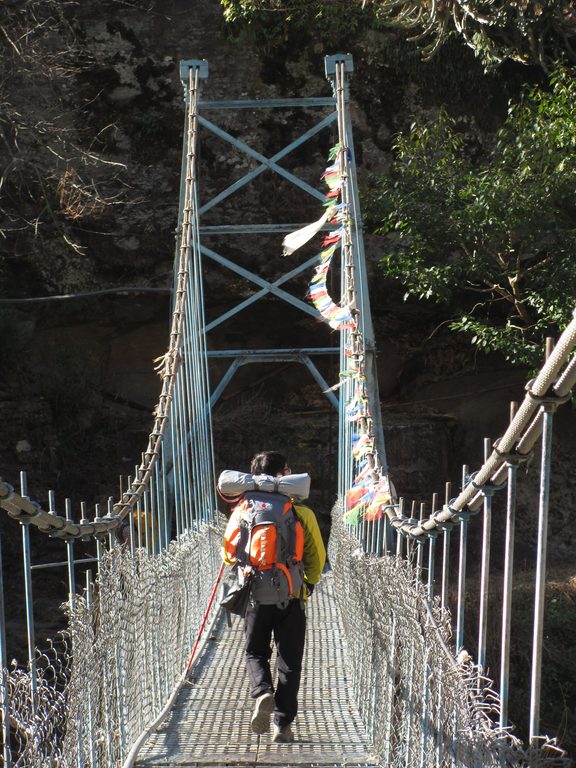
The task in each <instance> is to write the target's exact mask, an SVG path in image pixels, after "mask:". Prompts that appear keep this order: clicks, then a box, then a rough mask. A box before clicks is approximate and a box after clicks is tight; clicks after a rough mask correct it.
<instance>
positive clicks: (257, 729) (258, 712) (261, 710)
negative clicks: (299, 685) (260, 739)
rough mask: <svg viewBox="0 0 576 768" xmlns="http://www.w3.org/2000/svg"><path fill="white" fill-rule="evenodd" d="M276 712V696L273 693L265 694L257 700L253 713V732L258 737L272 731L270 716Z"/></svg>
mask: <svg viewBox="0 0 576 768" xmlns="http://www.w3.org/2000/svg"><path fill="white" fill-rule="evenodd" d="M273 710H274V694H273V693H272V692H271V691H267V692H266V693H263V694H262V696H258V698H257V699H256V705H255V706H254V712H253V713H252V720H251V725H252V731H253V732H254V733H257V734H258V735H260V734H262V733H268V731H269V730H270V715H271V714H272V712H273Z"/></svg>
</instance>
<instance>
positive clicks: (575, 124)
mask: <svg viewBox="0 0 576 768" xmlns="http://www.w3.org/2000/svg"><path fill="white" fill-rule="evenodd" d="M394 152H395V161H394V164H393V167H392V169H391V174H390V176H389V177H384V178H381V179H380V180H379V181H378V184H377V188H376V193H375V196H374V198H373V199H372V201H371V204H370V214H371V216H372V217H376V218H377V219H378V220H379V221H380V222H381V225H380V226H379V228H378V230H377V231H379V232H380V233H381V234H386V235H387V236H388V237H387V243H388V249H387V252H386V253H385V254H384V256H383V257H382V260H381V266H382V269H383V271H384V274H385V275H386V276H388V277H392V278H396V279H398V280H400V281H402V282H403V284H404V285H405V287H406V296H415V297H417V298H419V299H428V300H432V301H435V302H437V303H439V304H445V305H447V306H449V307H450V309H451V311H452V312H454V319H453V322H452V326H451V327H452V328H453V329H455V330H457V331H463V332H466V333H470V334H472V340H473V342H474V343H475V344H476V345H477V346H478V347H479V348H480V349H482V350H484V351H499V352H501V353H503V354H504V355H505V357H506V358H507V359H508V360H510V361H511V362H513V363H516V364H523V365H536V364H538V362H539V361H540V358H541V351H540V350H541V344H542V338H543V337H544V336H545V335H547V334H549V333H554V332H556V331H558V329H559V328H560V327H562V326H563V325H564V324H565V323H566V321H567V320H568V319H569V317H570V314H571V311H572V310H573V309H574V304H575V302H576V270H574V256H575V254H576V203H575V200H574V189H575V188H576V82H575V80H574V79H573V78H572V77H570V76H569V74H568V73H567V72H559V73H558V74H556V75H555V76H554V77H553V78H552V81H551V88H550V89H549V90H544V89H540V88H533V89H532V90H530V91H528V92H527V93H526V94H525V96H524V98H523V99H522V100H521V101H520V102H519V103H517V104H512V105H511V106H510V109H509V113H508V116H507V119H506V121H505V123H504V125H503V127H502V128H501V130H500V131H499V133H498V135H497V140H496V142H495V145H494V147H493V148H492V151H491V152H490V153H489V156H488V157H487V158H485V159H484V160H483V161H482V162H479V163H475V162H474V160H473V159H472V157H471V152H470V147H469V146H467V143H466V137H465V136H464V135H463V134H462V133H459V132H458V130H457V126H456V124H455V122H454V121H453V120H451V119H450V118H449V117H448V116H447V115H446V114H441V115H440V116H439V117H438V118H437V119H435V120H434V121H431V122H430V123H423V124H414V125H412V127H411V130H410V133H409V135H407V136H400V137H399V138H398V139H397V141H396V142H395V146H394Z"/></svg>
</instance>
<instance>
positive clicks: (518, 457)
mask: <svg viewBox="0 0 576 768" xmlns="http://www.w3.org/2000/svg"><path fill="white" fill-rule="evenodd" d="M499 442H500V440H499V439H498V440H495V441H494V443H493V444H492V450H493V451H494V453H495V454H496V455H497V456H499V457H500V458H501V459H502V460H503V461H505V462H506V464H513V465H515V466H519V465H520V464H526V463H527V462H530V461H532V458H533V455H534V451H528V453H518V452H517V451H508V452H506V451H500V450H499V449H498V443H499Z"/></svg>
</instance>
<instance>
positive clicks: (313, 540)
mask: <svg viewBox="0 0 576 768" xmlns="http://www.w3.org/2000/svg"><path fill="white" fill-rule="evenodd" d="M294 511H295V512H296V514H297V516H298V519H299V520H300V522H301V523H302V526H303V528H304V557H303V563H304V578H305V579H306V581H307V582H308V584H317V583H318V582H319V581H320V576H321V575H322V570H323V569H324V564H325V562H326V549H325V547H324V542H323V541H322V534H321V533H320V528H319V527H318V522H317V520H316V515H315V514H314V512H313V511H312V510H311V509H310V508H309V507H305V506H303V505H301V504H294Z"/></svg>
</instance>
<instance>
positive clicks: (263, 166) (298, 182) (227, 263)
mask: <svg viewBox="0 0 576 768" xmlns="http://www.w3.org/2000/svg"><path fill="white" fill-rule="evenodd" d="M342 63H343V65H344V67H343V69H344V73H345V75H346V77H347V76H348V75H349V74H350V73H351V72H352V71H353V69H354V66H353V61H352V56H351V55H350V54H337V55H335V56H327V57H325V71H326V77H327V78H328V80H329V81H330V82H331V83H332V85H333V84H334V78H335V73H336V66H337V64H342ZM190 67H197V68H198V69H199V76H200V78H202V79H206V78H207V77H208V63H207V62H206V61H198V60H188V61H183V62H181V65H180V75H181V78H182V81H183V83H185V82H186V80H187V76H188V70H189V68H190ZM298 107H302V108H311V107H324V108H325V107H329V108H331V109H332V110H333V111H332V112H331V113H330V114H329V115H327V116H325V117H324V118H322V119H321V120H320V121H319V122H317V123H316V124H315V125H314V126H313V127H311V128H310V129H309V130H308V131H306V132H305V133H303V134H302V135H300V136H299V137H298V138H296V139H295V140H293V141H292V142H290V143H289V144H288V145H286V146H285V147H284V148H283V149H281V150H280V151H279V152H276V153H275V154H274V155H273V156H272V157H265V156H264V155H263V154H262V153H260V152H258V151H256V150H254V149H253V148H252V147H250V146H248V144H246V143H245V142H244V141H241V140H240V139H238V138H236V137H235V136H232V135H231V134H230V133H229V132H228V131H225V130H223V129H222V128H221V127H219V126H218V125H216V124H215V123H214V122H213V121H212V120H209V119H207V118H206V117H204V115H203V114H198V124H199V125H200V126H201V127H202V128H203V129H204V130H206V131H208V132H210V133H212V134H213V135H215V136H217V137H218V138H220V139H222V140H223V141H225V142H226V143H227V144H229V145H230V146H231V147H234V149H236V150H237V151H239V152H241V153H243V154H244V155H246V156H247V157H249V158H250V159H251V160H253V161H256V162H257V163H258V165H257V167H256V168H253V169H252V170H251V171H250V172H249V173H246V174H245V175H244V176H242V177H241V178H240V179H238V180H237V181H235V182H234V183H233V184H231V185H230V186H228V187H227V188H226V189H224V190H223V191H221V192H219V193H218V194H216V195H215V196H214V197H212V198H211V199H209V200H207V201H205V202H203V203H202V204H200V205H199V208H198V215H199V216H202V215H203V214H205V213H207V212H208V211H210V210H212V209H214V208H216V206H218V205H219V204H220V203H222V202H223V201H224V200H227V199H228V198H229V197H230V196H231V195H233V194H234V193H236V192H237V191H238V190H240V189H242V188H244V187H246V185H248V184H249V183H250V182H252V181H253V180H254V179H256V178H257V177H258V176H259V175H261V174H262V173H263V172H264V171H267V170H268V171H272V172H273V173H276V174H277V175H279V176H280V177H282V178H283V179H285V180H287V181H289V182H290V183H291V184H294V185H295V186H296V187H297V188H298V189H299V190H301V191H302V192H304V193H305V194H306V195H309V196H310V197H312V198H313V199H314V200H315V201H318V202H322V203H324V202H325V194H324V193H323V192H320V191H318V190H317V189H315V188H313V187H311V186H310V185H309V184H308V183H307V182H305V181H303V180H302V179H300V178H298V177H297V176H296V175H295V174H293V173H291V172H290V171H288V170H286V169H285V168H283V167H282V166H280V165H279V161H280V160H282V159H283V158H284V157H286V156H287V155H288V154H290V153H291V152H292V151H294V150H295V149H297V148H298V147H301V146H302V145H303V144H304V143H305V142H307V141H308V140H310V139H311V138H312V137H314V136H316V135H317V134H318V133H320V132H321V131H323V130H324V129H325V128H329V127H330V126H332V125H334V124H335V123H337V122H338V110H337V100H336V94H335V93H334V92H333V95H332V96H331V97H320V98H302V99H298V98H289V99H263V100H254V99H242V100H227V101H209V100H205V99H200V100H199V102H198V109H199V111H200V110H201V111H202V112H204V111H219V110H220V111H222V110H242V109H250V110H257V109H275V108H298ZM347 107H348V83H347V80H346V110H345V112H346V114H345V116H344V120H345V140H346V145H347V146H348V147H349V149H350V153H351V162H350V165H349V169H350V180H349V187H350V192H349V194H350V197H351V200H350V202H351V213H352V217H353V253H354V262H355V268H356V271H357V274H358V283H357V301H358V308H359V310H360V316H361V322H362V332H363V334H364V337H365V350H366V360H367V369H368V379H369V381H368V391H369V397H370V401H371V410H372V415H373V425H374V431H375V438H376V445H377V448H378V451H379V454H380V461H381V463H382V467H383V469H384V470H386V469H387V466H386V454H385V449H384V436H383V428H382V423H381V415H380V401H379V395H378V384H377V379H376V371H375V342H374V332H373V327H372V318H371V312H370V304H369V298H368V279H367V274H366V263H365V254H364V245H363V239H362V222H361V221H360V218H359V217H360V207H359V196H358V187H357V180H356V170H355V162H354V150H353V139H352V128H351V122H350V119H349V115H348V110H347ZM300 226H301V225H300V224H262V225H257V224H256V225H255V224H248V225H242V224H231V225H229V224H213V225H209V226H200V233H201V234H211V235H226V234H235V235H248V234H270V233H278V232H289V231H293V230H296V229H298V228H299V227H300ZM326 228H328V227H326ZM200 247H201V253H202V256H203V257H204V258H208V259H211V260H212V261H214V262H215V263H217V264H219V265H220V266H223V267H225V268H226V269H229V270H231V271H233V272H235V273H236V274H238V275H240V276H241V277H243V278H245V279H246V280H249V281H250V282H252V283H254V284H255V285H257V286H258V287H259V289H260V290H258V291H256V293H254V294H253V295H252V296H250V297H249V298H248V299H245V300H244V301H242V302H239V303H238V304H237V305H235V306H234V307H232V308H231V309H230V310H228V311H227V312H225V313H224V314H222V315H220V316H219V317H217V318H216V319H214V320H212V321H211V322H210V323H208V324H206V325H205V329H204V330H205V332H206V333H207V332H208V331H210V330H212V329H214V328H215V327H217V326H219V325H221V324H222V323H224V322H226V321H227V320H230V319H231V318H233V317H234V316H236V315H237V314H238V313H239V312H241V311H242V310H244V309H246V308H248V307H250V306H252V305H253V304H254V303H255V302H256V301H258V300H259V299H261V298H263V297H265V296H267V295H273V296H275V297H276V298H278V299H281V300H283V301H286V302H287V303H288V304H290V305H291V306H293V307H295V308H296V309H298V310H300V311H302V312H304V313H305V314H308V315H311V316H312V317H314V318H318V317H319V313H318V312H317V310H316V309H315V308H314V307H313V306H312V305H310V304H307V303H306V302H304V301H302V300H301V299H299V298H297V297H295V296H292V295H291V294H290V293H289V292H287V291H285V290H283V289H282V288H281V287H280V286H282V285H283V284H284V283H286V282H287V281H288V280H290V279H292V278H293V277H295V276H297V275H299V274H301V273H302V272H303V271H305V270H306V269H308V268H309V267H311V266H313V265H314V264H315V263H316V262H317V257H313V258H311V259H308V260H307V261H306V262H305V263H304V264H301V265H299V266H297V267H295V268H294V269H292V270H290V271H288V272H286V273H285V274H283V275H282V276H280V277H279V278H277V279H276V280H274V281H273V282H270V281H268V280H265V279H263V278H262V277H260V276H258V275H256V274H254V273H253V272H251V271H250V270H248V269H246V268H245V267H242V266H241V265H239V264H236V263H235V262H233V261H232V260H230V259H228V258H226V257H224V256H223V255H221V254H220V253H218V252H217V251H215V250H213V249H211V248H208V247H207V246H205V245H201V246H200ZM327 349H328V348H319V349H316V350H310V349H308V350H303V349H300V350H286V349H269V350H226V351H223V352H218V351H212V352H208V357H209V358H214V357H217V356H220V357H224V356H225V357H232V358H233V360H232V363H231V365H230V367H229V368H228V370H227V371H226V373H225V374H224V376H223V377H222V378H221V380H220V382H219V384H218V385H217V387H216V388H215V389H214V390H213V391H212V392H211V394H210V407H212V406H213V405H214V403H215V402H216V401H217V400H218V398H219V397H220V395H221V394H222V392H223V391H224V389H225V388H226V387H227V386H228V384H229V383H230V381H231V380H232V378H233V377H234V374H235V373H236V371H237V370H238V369H239V368H240V367H241V366H242V365H246V364H248V363H251V362H279V361H286V360H290V361H294V362H299V363H302V364H304V365H305V366H306V367H307V368H308V370H309V371H310V373H311V374H312V376H313V378H314V379H315V380H316V381H317V382H318V384H319V385H320V386H321V387H322V390H323V391H324V393H325V394H326V396H327V397H328V399H329V400H330V402H331V403H332V404H333V405H334V406H335V407H336V408H337V409H339V410H340V412H342V407H343V403H341V402H340V400H341V399H342V398H341V397H338V396H337V395H336V394H334V392H333V391H331V390H330V387H329V385H328V384H327V382H326V381H325V380H324V378H323V376H322V375H321V374H320V372H319V370H318V369H317V367H316V366H315V364H314V363H313V362H312V359H311V355H314V354H327V353H328V352H327ZM330 353H333V354H337V353H338V350H336V349H335V348H334V349H332V348H330ZM340 353H341V350H340ZM342 437H345V435H343V434H342V427H341V438H342ZM347 454H348V452H347ZM342 463H347V462H341V461H340V462H339V464H342ZM340 470H341V468H340ZM340 470H339V472H340V473H341V471H340Z"/></svg>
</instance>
